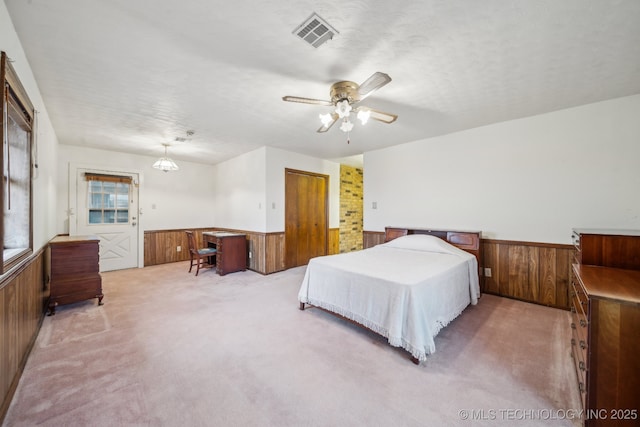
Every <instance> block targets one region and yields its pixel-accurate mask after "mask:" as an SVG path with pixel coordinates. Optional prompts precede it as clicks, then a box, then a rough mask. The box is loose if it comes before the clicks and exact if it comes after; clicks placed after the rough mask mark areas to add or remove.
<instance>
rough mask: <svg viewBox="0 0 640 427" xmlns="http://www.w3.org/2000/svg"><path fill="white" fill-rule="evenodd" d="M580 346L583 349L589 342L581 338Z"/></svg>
mask: <svg viewBox="0 0 640 427" xmlns="http://www.w3.org/2000/svg"><path fill="white" fill-rule="evenodd" d="M580 348H581V349H583V350H584V349H585V348H587V343H585V342H584V340H580Z"/></svg>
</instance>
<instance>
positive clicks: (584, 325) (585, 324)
mask: <svg viewBox="0 0 640 427" xmlns="http://www.w3.org/2000/svg"><path fill="white" fill-rule="evenodd" d="M580 326H582V327H583V328H586V327H587V322H585V321H584V319H580Z"/></svg>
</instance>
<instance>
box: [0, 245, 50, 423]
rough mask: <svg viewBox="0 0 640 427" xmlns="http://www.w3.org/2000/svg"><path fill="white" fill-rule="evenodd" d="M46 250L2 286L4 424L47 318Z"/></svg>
mask: <svg viewBox="0 0 640 427" xmlns="http://www.w3.org/2000/svg"><path fill="white" fill-rule="evenodd" d="M44 253H45V252H44V249H43V250H40V251H39V252H38V253H36V254H34V255H33V256H32V257H31V258H30V259H29V260H28V261H27V262H26V263H25V264H24V265H23V266H22V267H19V268H18V269H17V270H16V271H15V272H11V273H9V274H8V275H7V277H5V278H3V279H2V281H1V282H0V392H1V393H2V406H1V407H0V424H1V423H2V420H3V419H4V417H5V415H6V413H7V410H8V409H9V404H10V403H11V399H12V397H13V394H14V392H15V390H16V387H17V386H18V381H19V380H20V376H21V375H22V371H23V369H24V366H25V364H26V362H27V357H28V356H29V353H30V352H31V348H32V347H33V343H34V342H35V339H36V337H37V335H38V331H39V330H40V326H41V325H42V319H43V318H44V312H45V302H46V299H47V298H48V288H47V287H46V286H45V279H44V277H45V274H44V258H45V257H44Z"/></svg>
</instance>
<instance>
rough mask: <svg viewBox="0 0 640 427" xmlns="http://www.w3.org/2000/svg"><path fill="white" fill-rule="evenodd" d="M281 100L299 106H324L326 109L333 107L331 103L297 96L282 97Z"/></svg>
mask: <svg viewBox="0 0 640 427" xmlns="http://www.w3.org/2000/svg"><path fill="white" fill-rule="evenodd" d="M282 100H283V101H287V102H299V103H301V104H314V105H324V106H328V107H331V106H332V105H333V102H331V101H325V100H322V99H313V98H301V97H299V96H283V97H282Z"/></svg>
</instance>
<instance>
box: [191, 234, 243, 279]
mask: <svg viewBox="0 0 640 427" xmlns="http://www.w3.org/2000/svg"><path fill="white" fill-rule="evenodd" d="M202 239H203V241H204V243H205V244H206V245H207V246H208V247H210V248H216V249H217V250H218V251H217V252H216V272H217V273H218V274H219V275H221V276H224V275H225V274H228V273H235V272H236V271H244V270H246V269H247V235H246V234H240V233H230V232H226V231H214V232H209V231H205V232H203V233H202Z"/></svg>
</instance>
